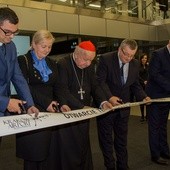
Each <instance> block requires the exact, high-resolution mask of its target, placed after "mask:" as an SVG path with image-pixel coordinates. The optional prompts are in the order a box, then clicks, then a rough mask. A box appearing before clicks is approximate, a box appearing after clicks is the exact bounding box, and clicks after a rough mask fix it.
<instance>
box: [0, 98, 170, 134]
mask: <svg viewBox="0 0 170 170" xmlns="http://www.w3.org/2000/svg"><path fill="white" fill-rule="evenodd" d="M150 102H170V98H161V99H152V100H151V101H150ZM146 103H148V102H143V101H142V102H134V103H125V104H121V105H118V106H115V107H113V110H115V109H121V108H126V107H133V106H138V105H141V104H146ZM111 110H112V109H110V110H105V111H103V110H100V109H97V108H89V109H79V110H73V111H70V112H64V113H49V112H40V113H39V115H38V117H37V118H35V117H34V116H33V114H32V115H28V114H24V115H15V116H5V117H0V136H6V135H12V134H17V133H21V132H27V131H31V130H36V129H41V128H46V127H51V126H57V125H62V124H67V123H72V122H77V121H81V120H85V119H90V118H93V117H97V116H100V115H102V114H105V113H107V112H109V111H111Z"/></svg>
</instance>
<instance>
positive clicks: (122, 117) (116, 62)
mask: <svg viewBox="0 0 170 170" xmlns="http://www.w3.org/2000/svg"><path fill="white" fill-rule="evenodd" d="M136 51H137V43H136V41H135V40H131V39H125V40H123V41H122V42H121V44H120V47H119V48H118V51H116V52H109V53H106V54H103V55H101V57H100V59H99V65H98V68H97V77H98V81H99V82H100V84H101V87H102V89H103V91H104V92H105V94H106V96H107V100H109V102H110V103H112V105H113V106H115V105H118V104H120V103H121V102H123V103H127V102H131V101H132V95H135V97H136V99H137V100H138V101H141V100H150V98H149V97H147V95H146V93H145V92H144V91H143V89H142V87H141V85H140V83H139V63H138V61H137V60H136V59H134V55H135V53H136ZM122 65H123V68H122ZM129 115H130V108H122V109H119V110H115V111H111V112H109V113H108V114H105V115H102V116H100V117H98V118H97V124H98V135H99V143H100V147H101V150H102V152H103V156H104V164H105V166H106V167H107V170H115V169H116V167H117V170H127V169H128V154H127V132H128V119H129ZM112 132H114V140H113V137H112V134H113V133H112ZM113 145H114V149H115V154H116V157H117V159H116V160H117V161H116V165H115V159H114V157H113Z"/></svg>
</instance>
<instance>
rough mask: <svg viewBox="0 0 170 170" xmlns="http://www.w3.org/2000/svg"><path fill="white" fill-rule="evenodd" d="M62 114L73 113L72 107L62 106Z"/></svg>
mask: <svg viewBox="0 0 170 170" xmlns="http://www.w3.org/2000/svg"><path fill="white" fill-rule="evenodd" d="M60 110H61V112H69V111H71V109H70V107H69V106H67V105H62V106H61V108H60Z"/></svg>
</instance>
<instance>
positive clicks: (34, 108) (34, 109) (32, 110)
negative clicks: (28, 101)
mask: <svg viewBox="0 0 170 170" xmlns="http://www.w3.org/2000/svg"><path fill="white" fill-rule="evenodd" d="M27 113H28V114H35V117H37V116H38V113H39V110H38V109H37V108H36V107H35V106H31V107H29V108H28V110H27Z"/></svg>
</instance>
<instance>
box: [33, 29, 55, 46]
mask: <svg viewBox="0 0 170 170" xmlns="http://www.w3.org/2000/svg"><path fill="white" fill-rule="evenodd" d="M44 39H51V40H52V41H53V42H54V40H55V38H54V37H53V35H52V34H51V32H50V31H48V30H39V31H37V32H35V34H34V35H33V38H32V43H33V42H34V43H35V44H38V43H40V42H41V41H43V40H44Z"/></svg>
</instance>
